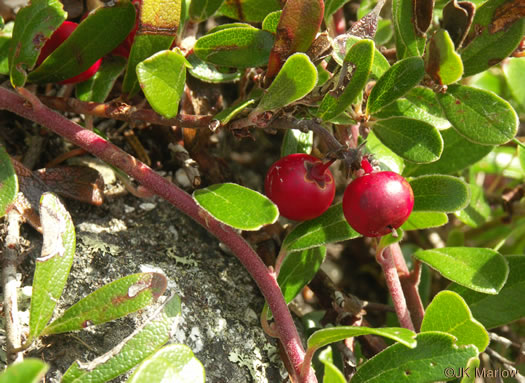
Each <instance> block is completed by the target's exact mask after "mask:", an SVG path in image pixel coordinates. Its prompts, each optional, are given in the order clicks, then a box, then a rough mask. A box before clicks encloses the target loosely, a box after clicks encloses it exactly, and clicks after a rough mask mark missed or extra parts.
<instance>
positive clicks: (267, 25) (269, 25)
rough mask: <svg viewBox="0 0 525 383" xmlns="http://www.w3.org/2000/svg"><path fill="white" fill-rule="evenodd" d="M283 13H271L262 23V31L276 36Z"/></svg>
mask: <svg viewBox="0 0 525 383" xmlns="http://www.w3.org/2000/svg"><path fill="white" fill-rule="evenodd" d="M282 13H283V11H275V12H272V13H269V14H268V15H267V16H266V17H265V18H264V20H263V22H262V29H263V30H265V31H268V32H270V33H273V34H275V33H276V32H277V25H279V20H280V18H281V14H282Z"/></svg>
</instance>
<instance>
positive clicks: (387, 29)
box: [374, 19, 394, 46]
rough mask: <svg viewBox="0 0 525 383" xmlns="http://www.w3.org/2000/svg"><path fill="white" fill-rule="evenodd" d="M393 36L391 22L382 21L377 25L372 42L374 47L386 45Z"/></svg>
mask: <svg viewBox="0 0 525 383" xmlns="http://www.w3.org/2000/svg"><path fill="white" fill-rule="evenodd" d="M393 36H394V27H393V26H392V21H390V20H387V19H383V20H379V21H378V23H377V32H376V35H375V36H374V42H375V43H376V45H379V46H381V45H386V44H387V43H388V42H389V41H390V39H392V37H393Z"/></svg>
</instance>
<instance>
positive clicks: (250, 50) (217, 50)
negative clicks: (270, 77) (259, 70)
mask: <svg viewBox="0 0 525 383" xmlns="http://www.w3.org/2000/svg"><path fill="white" fill-rule="evenodd" d="M273 41H274V39H273V35H272V34H271V33H270V32H267V31H262V30H259V29H256V28H253V27H249V28H247V27H245V28H229V29H223V30H220V31H217V32H214V33H209V34H207V35H205V36H202V37H201V38H200V39H198V40H197V42H196V43H195V47H194V48H193V49H194V52H195V54H196V55H197V57H199V58H200V59H201V60H204V61H207V62H210V63H212V64H215V65H220V66H226V67H234V68H248V67H257V66H262V65H265V64H266V63H267V62H268V58H269V57H270V51H271V49H272V46H273Z"/></svg>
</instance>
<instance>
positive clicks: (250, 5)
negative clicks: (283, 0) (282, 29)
mask: <svg viewBox="0 0 525 383" xmlns="http://www.w3.org/2000/svg"><path fill="white" fill-rule="evenodd" d="M280 9H281V4H280V2H279V1H278V0H265V1H260V0H226V1H225V2H224V3H223V4H222V6H221V7H220V8H219V13H221V14H222V15H223V16H226V17H229V18H232V19H235V20H241V21H246V22H249V23H260V22H262V21H263V20H264V18H265V17H266V16H267V15H268V14H269V13H270V12H274V11H278V10H280Z"/></svg>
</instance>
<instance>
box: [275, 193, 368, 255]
mask: <svg viewBox="0 0 525 383" xmlns="http://www.w3.org/2000/svg"><path fill="white" fill-rule="evenodd" d="M360 236H361V234H359V233H358V232H356V231H355V230H354V229H352V228H351V227H350V225H349V224H348V222H347V221H346V219H345V217H344V215H343V208H342V205H341V204H340V203H339V204H337V205H334V206H331V207H330V208H328V210H326V211H325V212H324V213H323V214H322V215H321V216H319V217H317V218H314V219H312V220H310V221H304V222H301V223H300V224H299V225H297V226H295V227H294V228H293V229H292V231H291V232H290V233H289V234H288V235H287V236H286V238H285V239H284V241H283V244H282V246H281V249H285V250H286V251H287V252H292V251H300V250H306V249H311V248H313V247H317V246H321V245H326V244H328V243H332V242H340V241H345V240H347V239H353V238H357V237H360Z"/></svg>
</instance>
